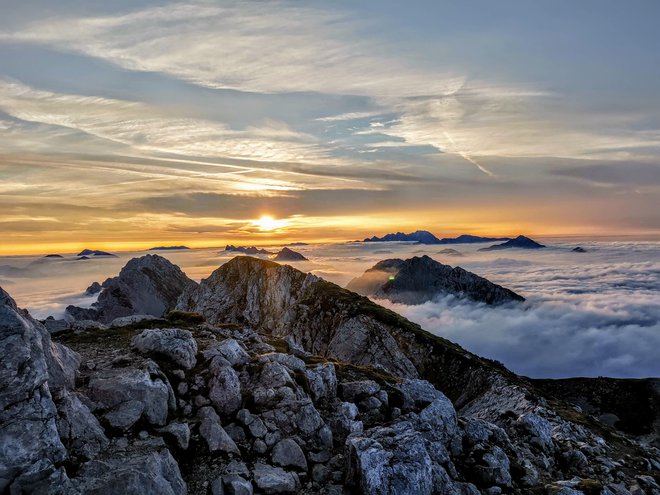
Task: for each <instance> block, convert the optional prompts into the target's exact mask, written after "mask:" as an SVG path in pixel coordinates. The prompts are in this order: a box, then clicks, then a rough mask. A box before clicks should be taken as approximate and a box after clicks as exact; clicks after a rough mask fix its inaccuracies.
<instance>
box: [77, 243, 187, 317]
mask: <svg viewBox="0 0 660 495" xmlns="http://www.w3.org/2000/svg"><path fill="white" fill-rule="evenodd" d="M195 285H196V284H195V282H193V281H192V280H190V279H189V278H188V277H186V275H185V274H184V273H183V272H182V271H181V269H180V268H179V267H177V266H176V265H173V264H172V263H170V262H169V261H168V260H167V259H165V258H163V257H161V256H158V255H153V254H148V255H146V256H143V257H141V258H134V259H132V260H130V261H129V262H128V263H127V264H126V266H124V268H122V269H121V272H120V273H119V275H118V276H117V277H114V278H111V279H108V280H106V281H105V282H103V290H102V291H101V293H100V294H99V297H98V300H97V301H96V302H95V303H94V304H92V307H91V308H89V309H81V308H76V307H75V306H69V307H68V308H67V313H68V314H69V315H71V316H72V317H73V318H74V319H76V320H81V319H87V320H96V321H100V322H102V323H109V322H111V321H113V320H114V319H115V318H119V317H123V316H132V315H142V314H145V315H152V316H162V315H163V314H165V313H166V312H167V311H169V310H171V309H174V307H175V306H176V303H177V300H178V299H179V296H180V295H181V294H182V293H183V292H184V290H186V289H187V288H189V287H191V286H195Z"/></svg>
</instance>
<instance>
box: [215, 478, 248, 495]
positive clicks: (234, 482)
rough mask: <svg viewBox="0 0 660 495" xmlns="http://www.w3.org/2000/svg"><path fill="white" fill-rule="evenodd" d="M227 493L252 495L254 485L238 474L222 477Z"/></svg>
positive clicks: (228, 494) (229, 494)
mask: <svg viewBox="0 0 660 495" xmlns="http://www.w3.org/2000/svg"><path fill="white" fill-rule="evenodd" d="M222 483H223V484H224V489H225V493H226V494H227V495H252V494H253V493H254V490H253V489H252V483H250V482H249V481H248V480H246V479H245V478H243V477H242V476H239V475H237V474H227V475H225V476H223V477H222Z"/></svg>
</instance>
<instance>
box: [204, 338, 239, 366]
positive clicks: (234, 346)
mask: <svg viewBox="0 0 660 495" xmlns="http://www.w3.org/2000/svg"><path fill="white" fill-rule="evenodd" d="M213 356H222V357H223V358H224V359H226V360H227V362H229V364H231V365H232V366H242V365H244V364H246V363H247V362H248V361H249V360H250V355H249V354H248V353H247V352H246V351H245V349H243V347H241V345H240V344H239V343H238V342H237V341H236V340H235V339H227V340H223V341H222V342H221V343H219V344H216V345H213V346H211V347H210V348H209V349H207V350H206V351H204V357H205V358H206V359H210V358H212V357H213Z"/></svg>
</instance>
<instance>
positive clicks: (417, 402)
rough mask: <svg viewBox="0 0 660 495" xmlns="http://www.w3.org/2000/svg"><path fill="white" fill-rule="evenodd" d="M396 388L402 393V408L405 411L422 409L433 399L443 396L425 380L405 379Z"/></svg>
mask: <svg viewBox="0 0 660 495" xmlns="http://www.w3.org/2000/svg"><path fill="white" fill-rule="evenodd" d="M397 388H398V389H399V391H400V392H401V394H402V395H403V404H402V409H403V410H404V411H406V412H407V411H412V410H419V409H423V408H424V407H426V406H428V405H429V404H431V402H433V401H434V400H436V399H442V398H443V397H445V395H444V394H443V393H442V392H440V391H439V390H437V389H436V388H435V387H434V386H433V385H432V384H431V383H430V382H428V381H426V380H405V381H403V382H402V383H401V384H399V385H397Z"/></svg>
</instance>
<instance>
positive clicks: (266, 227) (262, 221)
mask: <svg viewBox="0 0 660 495" xmlns="http://www.w3.org/2000/svg"><path fill="white" fill-rule="evenodd" d="M252 224H253V225H254V226H255V227H256V228H257V229H259V230H260V231H262V232H270V231H271V230H276V229H279V228H282V227H284V226H285V225H286V220H277V219H275V218H273V217H272V216H270V215H263V216H261V217H259V218H258V219H257V220H254V221H253V222H252Z"/></svg>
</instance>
